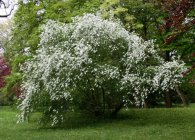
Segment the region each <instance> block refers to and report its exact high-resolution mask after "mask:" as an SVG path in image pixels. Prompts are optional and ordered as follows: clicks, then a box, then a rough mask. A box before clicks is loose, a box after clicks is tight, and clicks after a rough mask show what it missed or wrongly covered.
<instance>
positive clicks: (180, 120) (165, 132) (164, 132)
mask: <svg viewBox="0 0 195 140" xmlns="http://www.w3.org/2000/svg"><path fill="white" fill-rule="evenodd" d="M16 114H17V111H16V110H14V109H12V108H10V107H0V140H164V139H166V140H194V139H195V106H194V105H193V106H190V107H188V108H181V107H180V108H171V109H165V108H157V109H129V110H128V111H125V110H123V111H121V112H120V114H119V117H118V118H117V119H113V120H100V121H98V120H93V119H90V120H88V121H86V119H83V118H80V117H77V118H76V117H75V118H74V119H73V118H72V119H71V118H70V120H69V121H67V126H66V127H64V128H61V129H59V128H58V129H51V128H50V129H49V128H47V129H46V128H40V127H39V125H38V124H37V123H36V122H35V121H33V120H34V119H31V121H30V122H29V123H22V124H16Z"/></svg>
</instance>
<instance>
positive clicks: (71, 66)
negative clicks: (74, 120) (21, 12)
mask: <svg viewBox="0 0 195 140" xmlns="http://www.w3.org/2000/svg"><path fill="white" fill-rule="evenodd" d="M40 38H41V41H40V44H39V49H38V50H37V54H36V55H35V56H33V58H32V59H29V60H28V61H26V63H25V64H24V65H23V66H22V67H21V70H22V72H23V73H24V76H23V83H22V91H23V93H22V95H21V100H22V101H21V104H20V105H19V108H20V109H21V114H20V116H19V121H24V120H25V119H26V118H27V117H28V115H29V113H30V112H32V111H33V110H36V109H38V108H40V107H42V109H43V112H44V115H46V114H47V115H48V118H49V121H50V122H51V124H52V125H56V124H58V123H60V122H63V120H64V117H65V114H66V111H68V110H69V109H72V107H75V109H76V108H79V109H82V110H87V111H90V112H92V113H93V114H95V115H96V116H97V115H105V114H111V115H112V114H114V113H117V111H119V110H120V108H121V107H122V106H123V105H124V103H125V101H127V100H129V99H130V98H129V97H130V96H132V97H133V98H134V99H133V100H132V101H133V102H135V103H136V104H142V103H143V102H144V99H145V98H147V95H148V94H149V93H151V92H154V91H157V90H159V89H161V90H167V89H168V88H172V85H175V84H176V85H177V84H179V83H180V81H181V78H182V75H181V72H182V71H184V69H185V67H184V64H183V62H179V61H177V60H174V61H173V62H169V63H167V62H164V61H163V59H161V58H160V57H159V55H158V53H157V51H156V50H155V49H154V44H153V42H152V41H144V40H143V39H141V38H140V37H139V36H137V35H136V34H134V33H129V32H128V31H127V30H125V29H124V28H123V26H122V25H121V24H120V23H118V22H114V21H111V20H104V19H102V18H101V17H100V16H98V15H94V14H85V15H84V16H83V17H76V18H74V19H73V22H72V23H70V24H62V23H59V22H56V21H52V20H49V21H48V22H47V23H46V24H45V25H44V26H43V32H42V34H41V36H40ZM173 64H174V65H173ZM170 84H171V85H170Z"/></svg>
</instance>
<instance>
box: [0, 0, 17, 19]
mask: <svg viewBox="0 0 195 140" xmlns="http://www.w3.org/2000/svg"><path fill="white" fill-rule="evenodd" d="M16 5H17V3H14V1H12V0H11V1H10V0H8V1H7V4H6V2H5V0H0V9H1V10H4V11H5V14H2V13H1V14H0V18H7V17H9V16H10V15H11V14H12V13H13V11H14V9H15V6H16ZM7 10H9V12H8V13H7Z"/></svg>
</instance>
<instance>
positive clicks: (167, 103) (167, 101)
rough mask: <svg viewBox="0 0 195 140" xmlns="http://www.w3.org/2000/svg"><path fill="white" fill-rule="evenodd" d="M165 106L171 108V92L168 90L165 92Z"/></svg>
mask: <svg viewBox="0 0 195 140" xmlns="http://www.w3.org/2000/svg"><path fill="white" fill-rule="evenodd" d="M165 106H166V107H167V108H171V107H172V101H171V94H170V92H169V91H167V92H166V93H165Z"/></svg>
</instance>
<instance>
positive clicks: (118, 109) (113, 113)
mask: <svg viewBox="0 0 195 140" xmlns="http://www.w3.org/2000/svg"><path fill="white" fill-rule="evenodd" d="M123 106H124V103H123V102H121V103H120V104H119V105H118V106H117V107H116V108H115V110H114V111H113V112H112V113H111V117H112V118H114V117H116V115H117V113H118V112H119V111H120V110H121V109H122V107H123Z"/></svg>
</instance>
